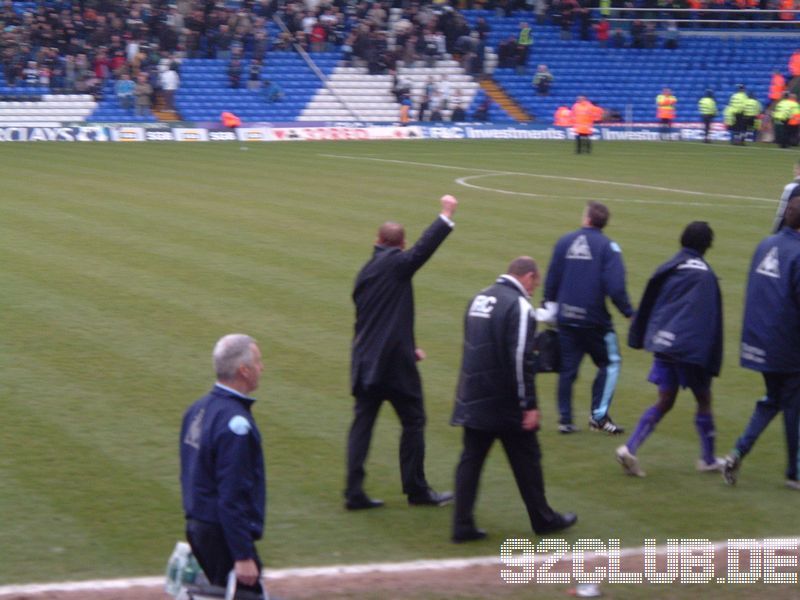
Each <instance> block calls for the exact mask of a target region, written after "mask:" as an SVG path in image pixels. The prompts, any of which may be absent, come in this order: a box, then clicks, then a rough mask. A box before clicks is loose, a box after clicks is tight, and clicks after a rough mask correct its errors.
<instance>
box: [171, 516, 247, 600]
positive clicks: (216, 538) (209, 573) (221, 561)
mask: <svg viewBox="0 0 800 600" xmlns="http://www.w3.org/2000/svg"><path fill="white" fill-rule="evenodd" d="M186 539H187V540H188V541H189V546H191V548H192V554H194V557H195V558H196V559H197V562H198V563H200V567H201V568H202V569H203V573H205V574H206V577H207V578H208V582H209V583H210V584H211V585H218V586H220V587H225V586H227V585H228V574H229V573H230V572H231V569H233V563H234V560H233V556H231V553H230V551H229V550H228V544H227V542H226V541H225V534H224V533H223V532H222V527H220V526H219V525H217V524H216V523H204V522H202V521H196V520H194V519H188V520H187V521H186ZM253 559H254V560H255V561H256V564H257V565H258V570H259V572H260V571H261V569H262V564H261V559H260V558H259V557H258V554H256V556H254V557H253ZM236 591H237V597H238V592H240V591H242V592H257V593H262V590H261V583H260V582H259V583H257V584H256V585H254V586H248V585H244V584H242V583H239V584H238V585H237V586H236Z"/></svg>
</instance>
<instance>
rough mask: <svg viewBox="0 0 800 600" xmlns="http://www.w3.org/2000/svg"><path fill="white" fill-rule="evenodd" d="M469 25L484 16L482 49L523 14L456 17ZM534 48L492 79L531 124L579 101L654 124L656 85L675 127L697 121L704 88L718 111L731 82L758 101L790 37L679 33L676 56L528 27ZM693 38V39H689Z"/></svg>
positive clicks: (781, 65) (784, 57)
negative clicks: (672, 111)
mask: <svg viewBox="0 0 800 600" xmlns="http://www.w3.org/2000/svg"><path fill="white" fill-rule="evenodd" d="M464 12H465V14H466V15H467V18H468V19H469V21H470V22H471V23H474V22H475V21H476V20H477V18H478V17H479V16H482V17H484V18H485V19H486V20H487V22H488V23H489V25H490V26H491V28H492V31H491V34H490V42H489V43H490V45H494V46H495V47H497V45H499V44H500V43H501V42H502V41H503V40H505V39H508V38H509V37H511V36H514V35H515V34H516V32H517V30H518V23H519V21H520V20H523V19H531V17H532V15H531V14H529V13H521V14H517V15H515V16H514V17H500V18H498V17H495V16H493V13H489V12H488V11H464ZM533 29H534V33H533V37H534V45H533V49H532V51H531V55H530V57H529V62H528V64H527V69H526V73H524V74H519V73H517V72H516V71H515V69H514V68H511V67H498V68H497V69H495V71H494V73H493V77H494V79H495V81H497V82H498V83H499V84H500V85H501V86H502V87H503V89H504V90H505V91H506V92H507V93H508V94H509V95H510V96H512V97H513V98H514V99H515V100H516V101H517V102H518V103H519V104H520V105H521V106H523V107H524V108H525V109H526V110H528V111H529V112H530V113H531V114H533V115H535V116H536V117H537V119H538V120H541V121H547V120H552V115H553V114H554V113H555V110H556V108H558V106H561V105H567V106H569V105H571V104H572V103H573V102H574V101H575V98H576V96H578V95H581V94H583V95H586V96H588V97H590V98H591V100H592V101H593V102H595V103H597V104H600V105H601V106H603V107H604V108H607V109H616V110H617V111H619V112H620V113H621V114H622V116H623V117H624V116H625V111H626V107H627V108H629V110H630V112H629V114H628V116H629V117H630V118H631V119H632V120H633V121H653V120H654V119H655V104H654V99H655V96H656V94H658V91H659V90H660V89H661V88H662V87H663V86H668V87H670V88H672V90H673V92H674V93H675V95H676V96H677V98H678V111H677V119H678V120H682V119H683V120H694V119H696V118H697V111H696V103H697V100H698V99H699V98H700V97H701V96H702V95H703V92H704V91H705V90H706V89H708V88H711V89H712V90H714V91H715V93H716V94H717V100H718V101H721V102H722V103H723V106H724V104H725V103H726V102H727V100H728V97H729V96H730V94H732V93H733V91H734V90H735V88H736V85H737V84H739V83H742V84H744V85H745V86H747V88H748V89H750V90H754V91H755V92H756V94H757V95H758V96H759V97H760V98H762V99H766V97H767V91H768V87H769V80H770V75H771V73H772V72H773V71H774V70H775V69H778V70H781V71H785V70H786V64H787V61H788V58H789V56H791V54H792V51H793V50H794V49H795V48H796V47H797V39H796V37H788V36H787V37H779V36H770V35H767V34H764V35H762V36H753V37H744V36H741V37H739V36H732V35H722V34H716V35H714V34H713V32H705V31H704V30H703V31H700V32H697V33H696V34H694V35H687V34H686V33H684V34H682V35H681V37H680V38H679V39H680V41H679V45H678V47H677V48H676V49H666V48H663V47H656V48H648V49H644V48H628V47H624V48H611V47H605V48H603V47H600V46H599V45H598V43H597V42H596V41H594V40H591V41H582V40H564V39H561V35H560V31H559V30H558V29H557V28H555V27H553V26H551V25H538V26H534V27H533ZM692 33H694V32H692ZM540 63H544V64H547V66H548V67H549V69H550V70H551V71H552V72H553V75H554V77H555V82H554V84H553V87H552V91H551V93H550V95H548V96H537V95H536V94H535V91H534V89H533V87H532V85H531V80H532V78H533V75H534V73H535V69H536V65H537V64H540Z"/></svg>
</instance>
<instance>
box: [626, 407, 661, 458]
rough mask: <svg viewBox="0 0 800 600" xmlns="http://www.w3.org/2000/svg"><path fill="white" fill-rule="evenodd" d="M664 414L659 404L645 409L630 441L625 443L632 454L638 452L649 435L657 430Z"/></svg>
mask: <svg viewBox="0 0 800 600" xmlns="http://www.w3.org/2000/svg"><path fill="white" fill-rule="evenodd" d="M663 416H664V413H663V412H661V411H660V410H659V409H658V406H651V407H650V408H648V409H647V410H646V411H644V414H643V415H642V416H641V418H640V419H639V422H638V423H637V424H636V429H634V430H633V433H632V434H631V437H630V438H628V443H627V444H625V445H626V446H628V450H629V451H630V453H631V454H636V450H637V449H638V448H639V446H641V445H642V444H643V443H644V441H645V440H646V439H647V436H649V435H650V434H651V433H653V431H655V428H656V425H657V424H658V422H659V421H660V420H661V417H663Z"/></svg>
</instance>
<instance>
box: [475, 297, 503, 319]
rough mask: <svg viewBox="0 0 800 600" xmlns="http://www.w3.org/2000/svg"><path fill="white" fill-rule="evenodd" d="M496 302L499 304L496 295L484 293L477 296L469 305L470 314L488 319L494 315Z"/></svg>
mask: <svg viewBox="0 0 800 600" xmlns="http://www.w3.org/2000/svg"><path fill="white" fill-rule="evenodd" d="M495 304H497V298H495V297H494V296H484V295H483V294H481V295H480V296H476V297H475V299H474V300H473V301H472V305H471V306H470V307H469V316H470V317H478V318H480V319H488V318H490V317H491V316H492V311H493V310H494V305H495Z"/></svg>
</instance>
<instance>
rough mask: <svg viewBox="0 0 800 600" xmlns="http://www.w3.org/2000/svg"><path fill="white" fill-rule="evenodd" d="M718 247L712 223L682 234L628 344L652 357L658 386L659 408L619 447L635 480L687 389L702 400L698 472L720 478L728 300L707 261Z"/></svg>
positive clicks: (694, 226) (692, 226) (649, 286)
mask: <svg viewBox="0 0 800 600" xmlns="http://www.w3.org/2000/svg"><path fill="white" fill-rule="evenodd" d="M713 240H714V232H713V231H712V230H711V227H709V225H708V223H706V222H705V221H694V222H693V223H689V224H688V225H687V226H686V228H685V229H684V230H683V234H682V235H681V250H680V251H679V252H678V253H677V254H676V255H675V256H673V257H672V258H671V259H669V260H668V261H667V262H665V263H664V264H663V265H661V266H660V267H658V269H656V272H655V274H654V275H653V276H652V277H651V278H650V281H649V282H648V283H647V287H646V288H645V291H644V294H643V295H642V299H641V301H640V302H639V309H638V311H637V312H636V316H635V317H634V318H633V323H632V324H631V328H630V331H629V332H628V345H629V346H630V347H631V348H644V349H645V350H647V351H649V352H652V353H653V367H652V368H651V370H650V375H649V377H648V381H650V382H651V383H654V384H656V385H657V386H658V402H657V403H656V404H654V405H653V406H651V407H650V408H648V409H647V410H646V411H645V412H644V414H643V415H642V416H641V418H640V419H639V424H638V425H637V426H636V429H635V430H634V432H633V434H631V436H630V438H629V439H628V441H627V443H626V444H625V445H623V446H620V447H619V448H617V461H618V462H619V463H620V464H621V465H622V468H623V469H624V470H625V472H626V473H627V474H628V475H634V476H637V477H644V475H645V474H644V471H642V469H641V468H640V467H639V460H638V458H637V457H636V451H637V450H638V449H639V447H640V446H641V445H642V444H643V443H644V441H645V440H646V439H647V437H648V436H649V435H650V434H651V433H653V431H654V430H655V428H656V425H658V422H659V421H660V420H661V419H662V418H663V417H664V415H665V414H667V413H668V412H669V411H670V410H672V407H673V406H674V404H675V398H676V397H677V396H678V390H679V389H680V388H687V387H688V388H689V389H690V390H691V391H692V394H694V397H695V400H696V401H697V413H696V414H695V417H694V424H695V428H696V429H697V434H698V435H699V436H700V458H699V459H698V461H697V470H698V471H704V472H710V471H719V470H721V469H722V465H723V464H724V461H723V460H722V459H721V458H719V459H718V458H717V457H715V456H714V435H715V431H714V417H713V414H712V412H711V380H712V378H713V377H717V376H718V375H719V372H720V366H721V365H722V295H721V293H720V289H719V282H718V281H717V276H716V275H715V274H714V271H712V270H711V267H710V266H709V264H708V263H707V262H706V261H705V259H704V256H705V253H706V251H707V250H708V249H709V248H710V247H711V243H712V241H713Z"/></svg>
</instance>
